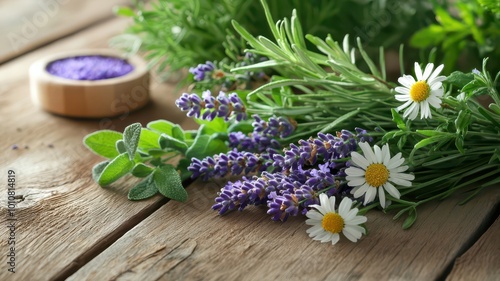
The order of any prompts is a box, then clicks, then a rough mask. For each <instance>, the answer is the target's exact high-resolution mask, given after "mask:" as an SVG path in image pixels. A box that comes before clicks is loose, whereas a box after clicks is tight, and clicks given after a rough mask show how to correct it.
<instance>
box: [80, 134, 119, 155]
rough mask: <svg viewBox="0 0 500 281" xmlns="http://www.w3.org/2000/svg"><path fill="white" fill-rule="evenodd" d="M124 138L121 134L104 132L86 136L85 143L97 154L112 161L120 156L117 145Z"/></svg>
mask: <svg viewBox="0 0 500 281" xmlns="http://www.w3.org/2000/svg"><path fill="white" fill-rule="evenodd" d="M122 138H123V135H122V134H121V133H119V132H115V131H110V130H102V131H97V132H94V133H91V134H88V135H87V136H85V138H84V139H83V143H84V144H85V146H86V147H87V148H88V149H89V150H91V151H92V152H94V153H95V154H97V155H100V156H103V157H106V158H108V159H112V158H115V157H116V156H118V155H119V154H120V153H118V151H116V146H115V145H116V142H117V141H118V140H121V139H122Z"/></svg>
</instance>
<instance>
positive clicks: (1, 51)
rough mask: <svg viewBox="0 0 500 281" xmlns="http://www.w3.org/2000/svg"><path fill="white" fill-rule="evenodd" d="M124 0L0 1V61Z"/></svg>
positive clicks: (98, 16) (106, 14) (76, 26)
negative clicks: (0, 22)
mask: <svg viewBox="0 0 500 281" xmlns="http://www.w3.org/2000/svg"><path fill="white" fill-rule="evenodd" d="M128 3H129V1H126V0H111V1H100V0H91V1H78V0H43V1H38V0H16V1H0V18H1V19H2V24H1V25H0V63H2V62H3V61H6V60H8V59H11V58H13V57H16V56H18V55H20V54H23V53H26V52H27V51H29V50H32V49H34V48H36V47H39V46H42V45H44V44H47V43H48V42H51V41H54V40H56V39H58V38H60V37H62V36H66V35H68V34H71V33H73V32H75V31H77V30H80V29H82V28H85V27H87V26H89V25H91V24H93V23H96V22H99V21H101V20H104V19H106V18H110V17H111V16H112V13H113V12H112V8H113V6H115V5H124V4H128Z"/></svg>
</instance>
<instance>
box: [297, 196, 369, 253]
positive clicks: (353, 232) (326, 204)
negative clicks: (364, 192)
mask: <svg viewBox="0 0 500 281" xmlns="http://www.w3.org/2000/svg"><path fill="white" fill-rule="evenodd" d="M319 201H320V205H310V207H312V208H315V209H316V210H313V209H311V210H309V211H308V212H307V213H306V216H307V217H308V218H309V219H307V220H306V224H307V225H312V227H311V228H309V229H308V230H307V231H306V232H307V233H308V234H309V237H311V238H312V239H313V240H317V241H321V243H324V242H330V241H331V242H332V244H333V245H335V243H337V242H338V241H339V239H340V236H339V233H340V232H342V234H344V236H345V237H346V238H347V239H349V240H351V241H352V242H356V241H358V239H360V238H361V235H362V234H366V230H365V229H364V228H363V227H361V226H359V225H360V224H362V223H365V222H366V220H367V219H366V217H365V216H358V215H357V214H358V209H357V208H354V209H351V207H352V200H351V199H349V198H347V197H344V199H342V202H340V205H339V211H338V213H337V212H335V196H332V197H330V198H328V196H327V195H326V194H324V193H322V194H320V195H319Z"/></svg>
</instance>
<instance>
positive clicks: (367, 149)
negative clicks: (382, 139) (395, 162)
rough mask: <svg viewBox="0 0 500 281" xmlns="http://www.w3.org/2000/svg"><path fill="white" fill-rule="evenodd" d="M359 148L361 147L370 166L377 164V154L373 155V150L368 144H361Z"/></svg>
mask: <svg viewBox="0 0 500 281" xmlns="http://www.w3.org/2000/svg"><path fill="white" fill-rule="evenodd" d="M359 147H361V150H362V151H363V155H364V156H365V158H366V160H368V162H369V163H370V164H372V163H376V161H377V158H375V153H373V150H372V148H371V147H370V145H369V144H368V143H367V142H360V143H359Z"/></svg>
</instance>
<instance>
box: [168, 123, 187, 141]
mask: <svg viewBox="0 0 500 281" xmlns="http://www.w3.org/2000/svg"><path fill="white" fill-rule="evenodd" d="M171 136H172V137H174V138H176V139H178V140H179V141H181V142H184V131H183V130H182V128H181V127H180V126H179V125H175V126H173V127H172V134H171Z"/></svg>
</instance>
